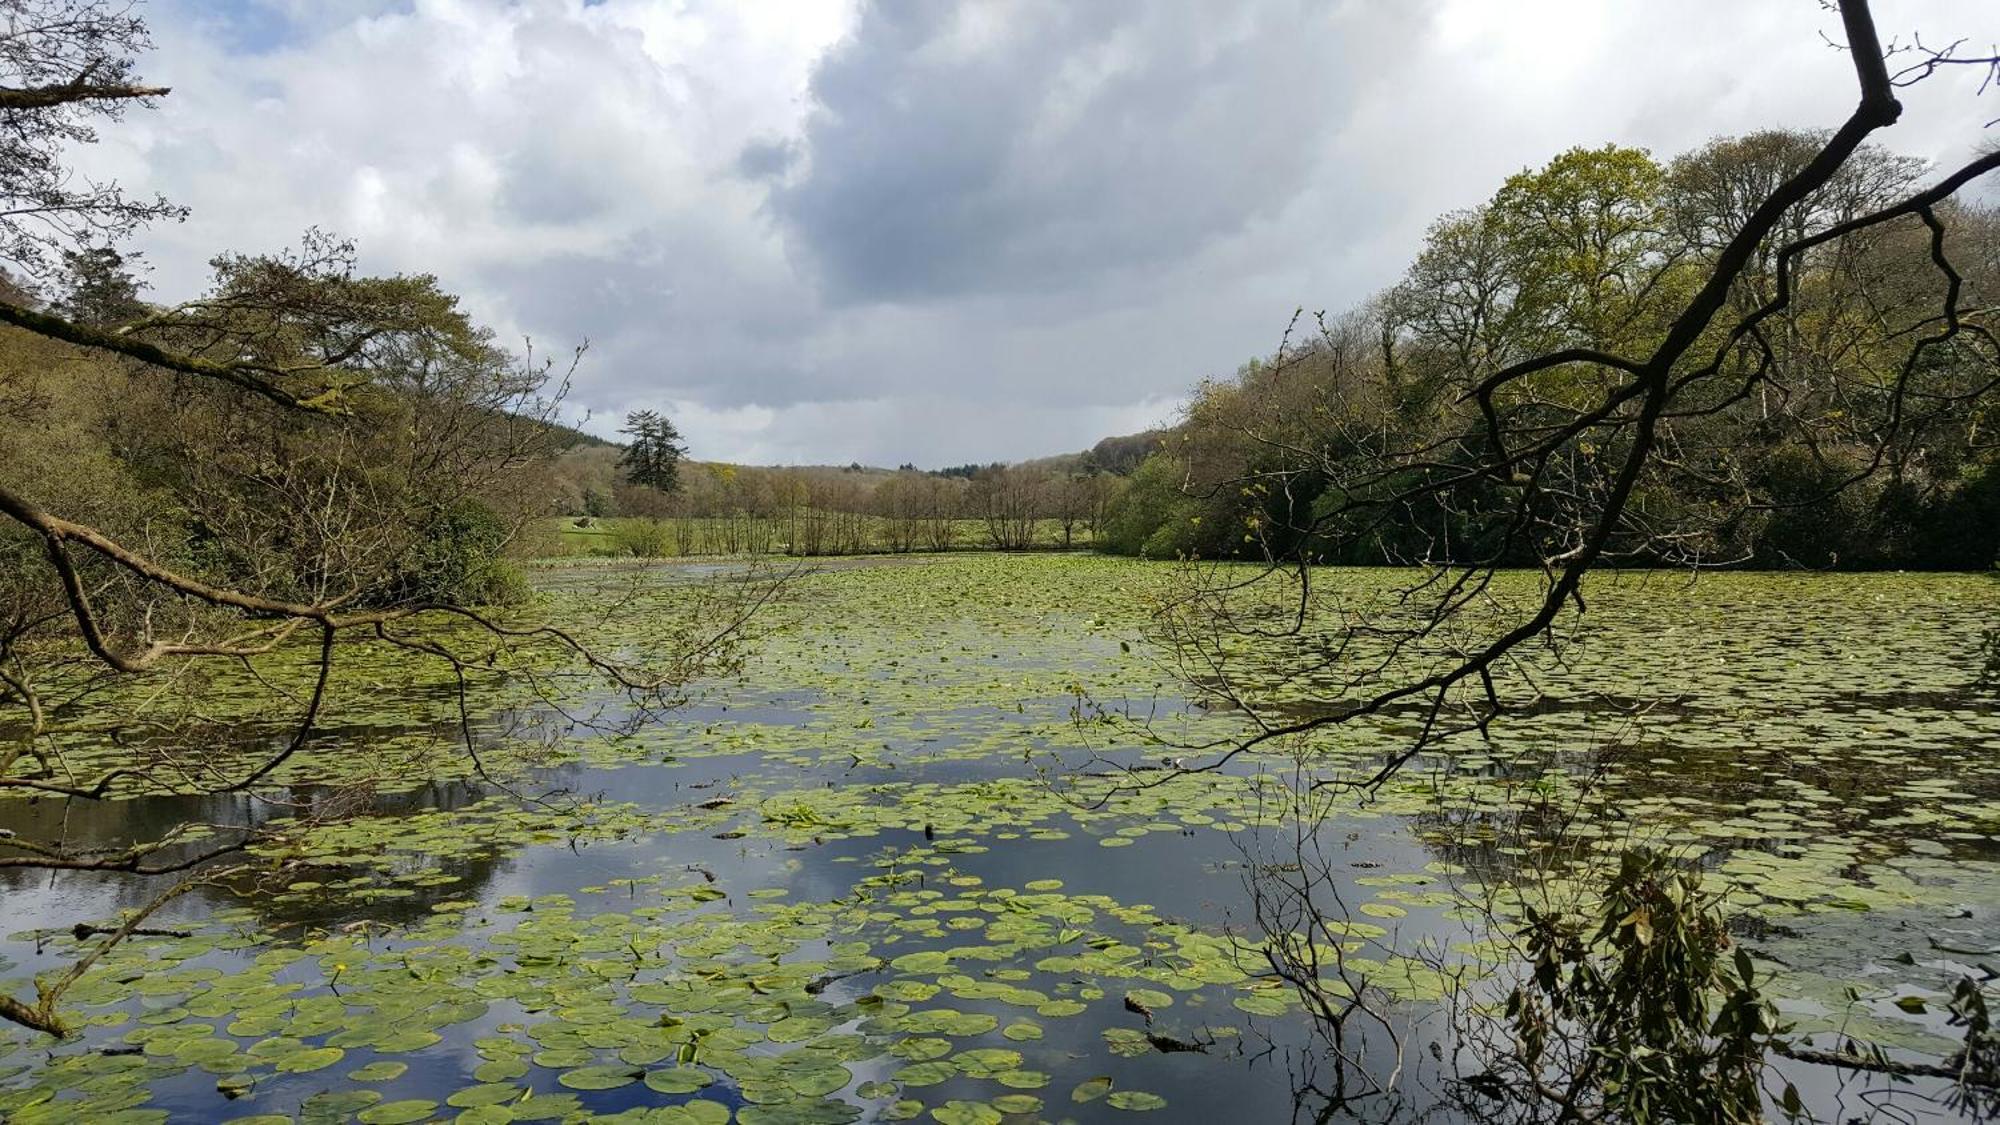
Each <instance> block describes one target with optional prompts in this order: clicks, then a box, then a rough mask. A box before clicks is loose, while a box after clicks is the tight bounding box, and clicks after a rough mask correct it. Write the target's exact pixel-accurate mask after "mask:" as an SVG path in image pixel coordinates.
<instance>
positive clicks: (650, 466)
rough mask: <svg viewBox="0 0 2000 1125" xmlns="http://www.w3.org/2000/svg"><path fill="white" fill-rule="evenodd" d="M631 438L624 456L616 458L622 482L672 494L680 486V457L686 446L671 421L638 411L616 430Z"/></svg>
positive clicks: (683, 454) (626, 417)
mask: <svg viewBox="0 0 2000 1125" xmlns="http://www.w3.org/2000/svg"><path fill="white" fill-rule="evenodd" d="M618 432H619V433H621V434H626V435H629V436H630V437H631V439H632V440H631V441H630V442H629V443H627V445H626V446H625V454H624V456H622V457H620V458H619V459H618V464H619V467H620V468H623V469H624V470H625V479H626V480H627V481H629V482H630V483H632V484H636V485H640V486H643V487H645V488H650V489H652V490H654V491H655V492H673V491H675V490H676V489H678V488H680V486H681V458H682V457H684V456H686V454H687V447H686V446H684V445H682V444H681V432H680V431H679V430H677V429H675V428H674V424H673V422H671V421H669V420H668V419H667V418H666V417H665V416H664V415H662V414H660V413H658V412H657V411H653V410H639V411H634V412H633V413H631V414H627V415H626V416H625V425H624V426H623V427H622V428H620V429H619V431H618Z"/></svg>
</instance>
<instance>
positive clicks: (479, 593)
mask: <svg viewBox="0 0 2000 1125" xmlns="http://www.w3.org/2000/svg"><path fill="white" fill-rule="evenodd" d="M512 535H513V529H512V528H511V527H510V526H509V525H508V524H507V522H506V521H505V520H503V519H501V518H500V516H499V514H498V513H496V512H494V511H493V509H492V508H490V507H488V506H487V505H486V504H484V503H482V502H480V501H478V500H474V499H469V498H468V499H464V500H460V501H458V502H457V503H455V504H453V505H451V506H450V507H448V508H445V509H444V510H442V511H440V512H439V513H438V514H437V517H436V519H434V520H433V521H432V522H431V524H430V526H429V527H427V528H426V529H425V531H424V534H423V536H422V537H421V538H420V539H418V540H417V542H416V543H415V545H414V546H412V547H411V549H410V551H409V552H408V553H407V554H406V555H404V557H403V559H402V560H401V562H400V564H399V565H398V566H397V568H396V573H395V577H394V580H393V583H392V585H391V587H390V594H389V596H388V598H387V599H386V600H393V601H404V602H456V603H460V604H465V605H502V604H509V603H513V602H519V601H522V600H524V599H525V598H526V597H527V596H528V592H529V591H528V585H527V580H526V579H525V578H524V577H523V576H522V574H521V572H520V571H519V570H518V569H517V568H516V567H514V566H513V565H511V564H510V563H508V562H507V561H506V560H505V559H504V558H502V557H501V553H502V552H503V551H504V550H505V549H506V547H507V544H508V542H509V540H510V539H511V538H512Z"/></svg>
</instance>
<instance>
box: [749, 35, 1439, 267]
mask: <svg viewBox="0 0 2000 1125" xmlns="http://www.w3.org/2000/svg"><path fill="white" fill-rule="evenodd" d="M1403 7H1405V8H1406V10H1414V9H1415V8H1416V7H1417V6H1416V5H1406V6H1403ZM1339 12H1340V9H1339V7H1337V6H1334V5H1327V4H1322V3H1306V2H1292V0H1265V2H1260V3H1254V4H1248V5H1231V6H1218V5H1215V4H1209V3H1196V2H1189V3H1181V4H1147V5H1136V4H1079V5H1043V6H1023V5H1008V6H1005V7H1004V8H1002V7H997V6H995V5H992V4H984V3H959V4H944V3H929V2H913V0H888V2H882V3H876V4H871V5H869V6H868V7H866V8H864V9H863V10H862V12H861V13H860V16H859V19H858V21H857V23H856V26H855V28H854V30H853V32H852V34H851V35H849V37H848V38H847V39H846V40H844V41H843V42H841V43H840V44H838V45H837V46H836V47H835V48H834V49H833V51H832V52H831V53H830V54H829V55H828V56H827V57H826V58H825V59H823V60H822V62H821V64H820V66H819V69H818V71H817V72H816V74H815V75H814V78H813V82H812V95H813V98H814V101H815V104H816V110H815V112H813V113H812V114H811V115H810V116H809V118H808V120H807V125H806V130H805V135H804V140H803V144H804V149H805V162H806V171H805V173H804V175H803V176H802V177H801V178H800V179H798V180H797V181H796V182H794V183H791V184H789V185H787V186H785V187H782V188H780V189H778V190H777V191H775V192H774V194H773V196H772V206H773V209H774V211H775V213H776V214H777V215H778V216H779V217H780V219H781V221H782V223H783V225H784V228H785V230H786V231H787V233H788V235H789V236H790V237H791V239H792V241H793V245H794V246H795V248H796V249H797V250H798V251H799V252H801V254H802V256H803V257H804V258H805V259H806V261H807V263H808V264H809V265H810V266H811V267H812V268H813V269H814V270H815V273H816V276H817V277H818V278H819V280H820V281H821V282H822V284H823V286H824V288H825V291H826V296H827V298H828V299H829V301H830V302H831V303H834V304H846V303H851V302H862V301H875V300H935V299H938V298H941V297H953V296H958V295H962V294H967V293H982V292H1021V291H1036V292H1048V291H1050V290H1064V289H1075V288H1081V287H1085V286H1088V285H1090V284H1092V283H1093V282H1096V281H1099V280H1101V279H1102V278H1103V277H1104V276H1105V275H1107V274H1112V273H1119V272H1129V271H1137V270H1143V269H1146V268H1148V267H1152V266H1155V265H1158V264H1160V263H1162V262H1170V261H1175V260H1179V259H1182V258H1184V257H1186V256H1187V255H1188V254H1190V253H1192V252H1194V251H1196V250H1199V249H1200V248H1201V247H1203V246H1206V245H1209V244H1212V243H1213V242H1215V241H1216V240H1218V239H1221V238H1225V237H1228V236H1230V235H1233V234H1236V233H1238V232H1240V231H1241V230H1242V229H1243V227H1244V226H1245V224H1246V223H1248V222H1249V221H1251V220H1252V219H1254V218H1255V217H1257V216H1259V215H1268V214H1270V213H1272V212H1274V211H1276V210H1278V209H1279V208H1281V207H1283V205H1284V204H1285V203H1286V202H1287V201H1288V200H1290V199H1291V198H1293V197H1294V196H1295V195H1296V194H1297V193H1298V192H1299V190H1300V189H1301V187H1302V186H1303V185H1304V183H1305V182H1306V180H1307V178H1308V176H1309V174H1310V173H1311V171H1312V169H1313V167H1314V165H1315V163H1316V161H1317V159H1318V157H1319V155H1320V153H1321V151H1322V150H1323V148H1324V141H1325V137H1326V135H1327V134H1328V133H1329V132H1330V131H1331V130H1332V129H1333V128H1334V127H1336V126H1337V124H1338V122H1339V120H1340V114H1339V112H1338V109H1339V106H1340V103H1341V100H1342V91H1343V89H1344V88H1346V87H1347V86H1348V84H1349V80H1350V78H1351V77H1352V75H1353V74H1354V71H1355V63H1354V62H1353V60H1352V59H1350V58H1349V57H1347V52H1346V50H1345V48H1344V44H1343V42H1342V39H1341V37H1340V36H1339V34H1338V28H1339V25H1340V23H1341V17H1340V15H1339Z"/></svg>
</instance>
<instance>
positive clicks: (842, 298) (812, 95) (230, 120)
mask: <svg viewBox="0 0 2000 1125" xmlns="http://www.w3.org/2000/svg"><path fill="white" fill-rule="evenodd" d="M1876 9H1877V13H1878V18H1879V19H1880V21H1881V23H1882V25H1883V30H1884V33H1885V34H1890V33H1904V34H1907V33H1908V32H1909V31H1910V30H1912V29H1920V30H1922V32H1923V34H1924V36H1925V39H1926V41H1942V40H1945V39H1949V38H1953V37H1957V36H1967V35H1969V36H1972V37H1974V38H1975V39H1982V40H1990V39H1991V38H1992V37H1993V35H1994V33H1995V30H1996V29H1995V28H1994V26H1993V23H1994V20H1993V19H1992V15H1993V12H1992V2H1991V0H1921V2H1919V0H1911V2H1896V0H1878V3H1877V5H1876ZM146 11H147V12H148V15H149V18H150V20H151V22H152V24H153V27H154V32H155V38H156V40H157V45H158V50H157V52H156V53H155V54H154V56H153V57H152V58H151V59H149V60H147V62H146V64H145V67H144V73H145V74H146V76H147V77H148V78H149V79H151V80H154V81H157V82H160V83H163V84H168V85H171V86H172V87H173V90H174V92H173V95H172V96H171V97H170V98H168V99H166V100H165V101H164V102H163V103H162V105H161V108H160V109H158V110H156V111H153V112H150V113H144V112H142V113H136V114H134V115H132V116H131V117H129V118H128V119H127V121H126V122H125V123H124V124H122V125H119V126H114V127H113V128H111V129H109V130H107V131H106V138H105V143H104V144H102V145H100V146H98V150H97V151H96V152H94V153H92V154H91V155H90V156H89V157H88V167H90V168H91V169H92V170H94V171H99V172H111V173H114V174H116V175H118V176H119V178H120V179H122V180H123V181H124V182H125V183H126V184H127V185H128V186H132V187H144V188H147V189H155V190H159V191H162V192H165V193H166V194H167V195H168V196H169V197H171V198H173V199H175V200H177V201H179V202H182V203H185V204H187V205H189V206H191V207H192V208H193V216H192V218H191V219H190V220H189V221H188V222H187V223H185V224H182V225H178V226H173V227H168V228H162V229H158V230H155V231H153V232H151V233H150V234H148V235H147V236H146V237H145V238H143V239H142V245H143V247H144V249H145V250H146V252H147V256H148V258H149V260H150V261H151V263H152V266H153V272H152V275H151V280H152V282H153V284H154V288H155V296H156V297H158V298H161V299H173V298H179V297H184V296H190V295H192V294H193V293H194V292H196V291H197V290H198V289H199V287H200V286H201V284H202V281H203V276H204V271H205V266H204V263H205V262H206V261H207V259H208V258H209V257H210V256H211V255H213V254H214V253H216V252H217V251H219V250H223V249H232V250H247V251H255V250H269V249H276V248H278V247H281V246H284V245H286V244H289V243H291V242H294V241H295V240H296V238H297V236H298V234H299V232H300V231H301V230H303V229H304V228H306V227H308V226H313V225H317V226H320V227H323V228H326V229H329V230H333V231H336V232H339V233H342V234H345V235H348V236H350V237H352V238H354V239H356V240H357V241H358V242H359V244H360V246H361V249H362V254H363V264H364V265H365V267H366V268H368V269H370V270H372V271H380V272H390V271H410V272H419V271H421V272H430V273H435V274H437V275H438V276H439V277H440V278H441V279H442V280H443V282H444V284H445V285H446V286H447V287H448V288H450V289H451V290H452V291H454V292H458V293H461V294H463V295H464V297H465V299H466V301H467V302H468V304H469V306H470V307H471V308H472V309H473V310H474V312H475V313H476V314H477V315H478V316H479V317H480V318H481V319H482V320H483V321H484V322H486V323H488V324H490V325H492V326H493V327H495V328H496V329H497V330H499V331H500V332H501V333H503V334H504V335H506V336H507V337H509V338H514V339H519V338H522V337H531V338H532V339H533V340H534V341H535V342H536V344H537V346H538V347H547V348H554V349H556V350H565V349H567V348H568V347H569V346H570V345H572V344H573V343H575V342H577V341H581V340H588V341H589V343H590V352H589V357H588V359H587V362H586V365H585V367H584V369H583V371H582V373H581V375H580V377H579V379H578V382H577V385H576V390H575V394H574V397H573V401H574V403H575V404H576V405H577V406H578V407H579V408H587V409H588V410H589V411H590V412H591V413H592V419H591V421H590V423H589V426H590V428H592V429H595V430H598V431H600V432H606V433H609V432H611V431H612V430H615V428H616V425H617V419H618V418H620V417H622V415H623V414H624V412H625V411H627V410H631V409H637V408H640V407H648V406H651V407H660V408H664V409H666V410H668V411H669V412H670V413H671V414H673V415H674V416H675V417H676V418H677V419H678V420H679V421H680V422H681V425H682V429H683V431H684V432H685V433H686V435H687V436H688V438H689V440H690V442H691V444H692V446H693V453H694V455H695V456H697V457H702V458H715V459H729V460H737V461H747V462H755V463H845V462H847V461H850V460H855V459H858V460H861V461H864V462H869V463H874V464H891V465H893V464H897V463H900V462H904V461H913V462H915V463H917V464H919V465H923V466H936V465H942V464H953V463H959V462H964V461H987V460H995V459H1007V460H1011V459H1018V458H1024V457H1034V456H1040V455H1044V454H1049V453H1055V452H1061V451H1066V450H1074V449H1080V448H1083V447H1086V446H1088V445H1089V444H1090V443H1091V442H1093V441H1095V440H1096V439H1097V438H1099V437H1101V436H1104V435H1106V434H1112V433H1124V432H1130V431H1133V430H1137V429H1141V428H1143V427H1145V426H1146V425H1148V424H1151V423H1154V422H1157V421H1161V420H1165V419H1168V418H1170V417H1171V415H1172V414H1173V412H1174V410H1175V409H1176V407H1177V405H1178V403H1179V401H1180V399H1181V396H1182V395H1183V394H1184V393H1185V391H1186V390H1187V388H1188V387H1189V386H1191V385H1192V384H1193V383H1194V382H1195V381H1197V380H1199V379H1201V378H1203V377H1205V376H1210V375H1221V374H1227V373H1229V372H1230V371H1232V370H1233V369H1234V368H1235V367H1236V365H1237V364H1238V363H1240V362H1241V361H1243V360H1244V359H1246V358H1248V357H1250V356H1252V355H1255V354H1258V353H1262V352H1268V351H1269V350H1270V349H1271V348H1272V347H1274V346H1275V345H1276V343H1277V341H1278V339H1279V335H1280V333H1281V332H1282V331H1283V329H1284V326H1285V322H1286V320H1287V319H1288V317H1289V316H1290V313H1291V311H1292V309H1293V308H1295V307H1298V306H1301V305H1303V306H1305V307H1307V308H1309V309H1318V308H1325V309H1339V308H1341V307H1344V306H1347V305H1351V304H1353V303H1356V302H1358V301H1360V300H1363V299H1365V298H1366V297H1367V296H1368V295H1369V294H1370V293H1372V292H1374V291H1375V290H1377V289H1379V288H1381V287H1382V286H1384V285H1386V284H1388V283H1390V282H1392V281H1394V280H1395V278H1396V276H1397V275H1398V274H1399V273H1400V272H1401V270H1402V268H1403V266H1404V264H1405V263H1406V262H1407V261H1408V260H1409V258H1410V257H1411V255H1412V254H1413V252H1414V251H1415V249H1416V247H1417V244H1418V241H1419V239H1420V238H1421V236H1422V232H1423V229H1424V227H1425V226H1426V225H1427V224H1428V222H1429V221H1430V220H1431V219H1432V218H1433V217H1434V216H1435V215H1437V214H1438V213H1439V212H1441V211H1444V210H1447V209H1450V208H1454V207H1460V206H1465V205H1468V204H1472V203H1475V202H1478V201H1479V200H1481V199H1483V198H1484V197H1486V196H1487V195H1489V194H1490V193H1491V192H1492V190H1493V189H1494V188H1495V187H1496V186H1497V185H1498V182H1499V180H1500V179H1501V178H1503V177H1504V176H1506V175H1507V174H1509V173H1511V172H1514V171H1518V170H1519V169H1521V168H1522V167H1524V166H1527V165H1530V164H1538V163H1540V162H1542V161H1544V160H1546V159H1547V158H1548V157H1550V156H1551V155H1553V154H1555V153H1556V152H1558V151H1560V150H1561V149H1563V148H1566V147H1568V146H1570V145H1574V144H1590V145H1598V144H1603V143H1605V142H1608V141H1617V142H1620V143H1624V144H1632V145H1640V146H1644V147H1648V148H1650V149H1652V150H1653V151H1654V153H1655V154H1656V155H1660V156H1667V155H1671V154H1672V153H1674V152H1677V151H1680V150H1682V149H1685V148H1688V147H1691V146H1693V145H1695V144H1698V143H1699V142H1701V141H1702V140H1704V139H1706V138H1708V137H1710V136H1714V135H1718V134H1726V133H1732V132H1742V131H1747V130H1750V129H1754V128H1759V127H1763V126H1769V125H1791V126H1802V127H1812V126H1826V125H1831V124H1834V123H1836V122H1837V121H1838V120H1839V119H1840V117H1841V116H1842V115H1843V114H1844V113H1845V111H1846V110H1847V108H1848V107H1849V105H1850V103H1851V101H1852V99H1853V93H1852V79H1851V78H1850V77H1849V72H1848V70H1847V64H1846V62H1845V60H1844V59H1843V57H1842V56H1841V55H1839V54H1838V53H1837V52H1835V51H1834V50H1832V49H1831V48H1829V47H1828V46H1827V44H1826V43H1825V41H1824V40H1823V39H1822V37H1821V36H1822V33H1823V32H1837V20H1835V19H1834V18H1833V17H1832V16H1831V15H1829V14H1828V13H1826V12H1824V11H1822V9H1821V7H1820V5H1819V4H1818V3H1817V2H1816V0H1676V2H1673V3H1661V2H1658V0H1648V2H1640V0H1574V2H1557V0H1373V2H1339V0H1250V2H1242V0H1231V2H1228V3H1224V2H1222V0H1185V2H1179V0H1070V2H1067V3H1057V2H1041V0H1005V2H986V0H906V2H898V0H891V2H882V3H867V2H862V3H856V2H852V0H601V2H596V3H584V2H583V0H415V2H414V3H411V2H409V0H402V2H395V0H381V2H377V0H221V2H219V0H152V2H151V3H150V5H149V6H148V7H147V9H146ZM1966 77H1971V76H1969V75H1966V76H1952V77H1951V78H1947V79H1938V80H1934V81H1933V82H1931V83H1929V84H1927V85H1926V86H1925V87H1923V88H1919V89H1918V90H1915V91H1912V92H1911V94H1910V96H1909V97H1908V98H1907V99H1906V104H1907V105H1908V110H1907V111H1906V113H1905V116H1904V123H1903V124H1900V125H1898V126H1897V127H1896V128H1895V129H1894V130H1893V131H1892V135H1891V136H1890V137H1889V138H1888V140H1889V143H1890V144H1891V145H1892V147H1895V148H1897V149H1899V150H1901V151H1903V152H1907V153H1910V154H1913V155H1918V156H1923V157H1926V158H1929V159H1932V160H1936V161H1940V162H1943V161H1951V160H1955V159H1962V158H1963V157H1964V156H1966V155H1968V154H1969V153H1970V152H1971V151H1972V150H1973V149H1974V147H1975V146H1977V145H1978V144H1980V143H1981V142H1982V141H1984V140H1987V139H1989V138H1991V137H1992V136H1993V135H1994V133H1996V132H2000V129H1992V130H1989V129H1985V128H1983V127H1982V126H1983V124H1984V122H1986V121H1987V120H1989V119H1991V118H1993V117H1996V116H2000V95H1994V94H1988V95H1987V96H1986V97H1985V98H1983V99H1975V98H1974V96H1973V86H1974V84H1973V83H1969V82H1964V81H1958V80H1957V79H1959V78H1966ZM1982 103H1983V104H1982Z"/></svg>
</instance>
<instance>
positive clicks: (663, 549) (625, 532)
mask: <svg viewBox="0 0 2000 1125" xmlns="http://www.w3.org/2000/svg"><path fill="white" fill-rule="evenodd" d="M611 541H612V543H613V544H615V545H616V547H617V550H618V552H619V553H620V554H624V555H631V556H632V557H634V558H640V559H663V558H666V557H667V556H668V555H670V554H672V553H673V546H674V537H673V529H672V528H671V527H670V526H668V524H667V521H665V520H657V519H650V518H646V517H633V518H630V519H623V520H620V521H618V523H617V524H616V525H614V526H613V527H612V529H611Z"/></svg>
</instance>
